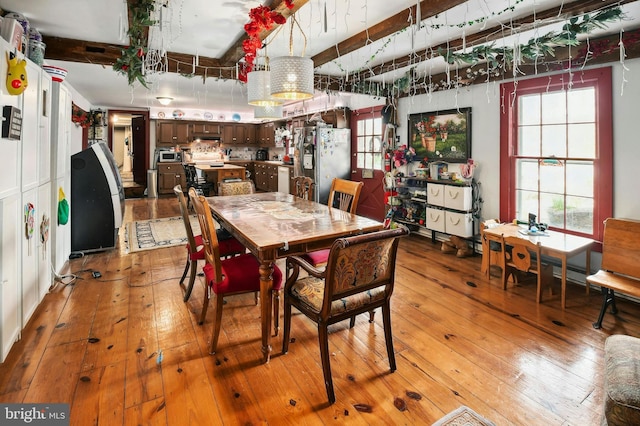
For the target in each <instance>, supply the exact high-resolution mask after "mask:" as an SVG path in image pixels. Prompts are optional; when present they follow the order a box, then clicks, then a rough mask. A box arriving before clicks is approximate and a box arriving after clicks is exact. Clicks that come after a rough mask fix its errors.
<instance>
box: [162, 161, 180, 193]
mask: <svg viewBox="0 0 640 426" xmlns="http://www.w3.org/2000/svg"><path fill="white" fill-rule="evenodd" d="M178 184H180V186H182V188H186V187H187V178H186V176H185V175H184V168H183V167H182V163H158V194H173V187H174V186H176V185H178Z"/></svg>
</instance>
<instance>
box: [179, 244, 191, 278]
mask: <svg viewBox="0 0 640 426" xmlns="http://www.w3.org/2000/svg"><path fill="white" fill-rule="evenodd" d="M189 266H191V260H190V259H189V252H187V263H186V264H185V265H184V271H182V277H180V285H182V282H183V281H184V279H185V278H186V276H187V271H188V270H189Z"/></svg>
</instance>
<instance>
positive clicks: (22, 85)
mask: <svg viewBox="0 0 640 426" xmlns="http://www.w3.org/2000/svg"><path fill="white" fill-rule="evenodd" d="M7 62H8V64H9V70H8V71H7V92H9V94H10V95H14V96H18V95H21V94H22V92H24V91H25V89H26V88H27V86H28V84H29V81H28V79H27V61H26V60H24V59H23V60H21V61H19V60H18V57H17V56H16V54H15V53H13V52H7Z"/></svg>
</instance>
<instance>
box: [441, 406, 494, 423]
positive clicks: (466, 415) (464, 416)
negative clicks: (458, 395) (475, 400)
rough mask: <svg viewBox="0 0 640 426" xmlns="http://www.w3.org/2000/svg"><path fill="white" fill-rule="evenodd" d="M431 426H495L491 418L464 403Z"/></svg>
mask: <svg viewBox="0 0 640 426" xmlns="http://www.w3.org/2000/svg"><path fill="white" fill-rule="evenodd" d="M432 426H496V425H495V423H493V422H492V421H491V420H487V419H485V418H484V417H482V416H481V415H480V414H478V413H476V412H475V411H473V410H472V409H471V408H469V407H467V406H466V405H462V406H460V407H458V408H456V409H455V410H453V411H452V412H450V413H449V414H447V415H445V416H444V417H443V418H441V419H440V420H438V421H437V422H435V423H434V424H433V425H432Z"/></svg>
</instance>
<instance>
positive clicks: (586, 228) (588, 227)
mask: <svg viewBox="0 0 640 426" xmlns="http://www.w3.org/2000/svg"><path fill="white" fill-rule="evenodd" d="M567 229H570V230H572V231H577V232H584V233H587V234H591V233H592V232H593V199H592V198H584V197H567Z"/></svg>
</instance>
